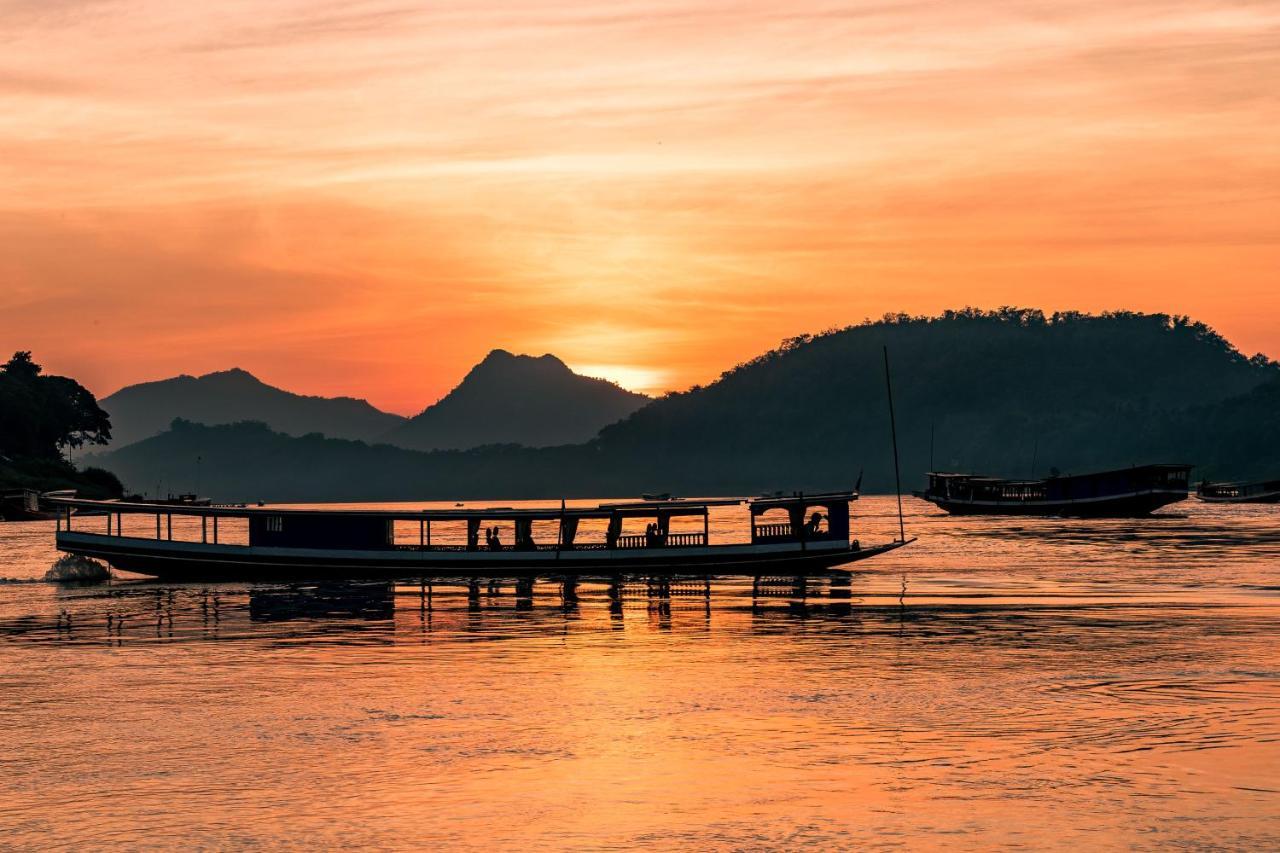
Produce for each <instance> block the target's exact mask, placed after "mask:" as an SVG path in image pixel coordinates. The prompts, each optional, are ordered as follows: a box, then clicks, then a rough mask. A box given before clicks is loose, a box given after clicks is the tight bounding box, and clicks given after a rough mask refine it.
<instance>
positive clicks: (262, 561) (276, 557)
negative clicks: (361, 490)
mask: <svg viewBox="0 0 1280 853" xmlns="http://www.w3.org/2000/svg"><path fill="white" fill-rule="evenodd" d="M857 498H858V493H857V492H854V491H848V492H830V493H823V494H810V495H805V494H802V493H798V494H795V495H792V496H790V497H780V498H768V499H757V500H752V501H749V502H747V503H748V509H749V513H750V521H751V539H750V541H748V542H742V543H736V544H714V545H713V544H711V543H710V541H709V529H708V526H709V524H708V517H709V510H710V508H711V507H717V506H729V505H736V504H741V503H743V501H742V500H741V499H738V498H725V499H717V500H663V501H640V502H636V503H605V504H600V505H598V506H592V507H566V506H565V505H564V504H563V503H562V505H561V506H559V507H548V508H542V509H512V508H509V507H495V508H487V509H468V508H463V509H423V510H420V511H414V510H361V509H318V508H317V509H287V508H278V507H269V506H268V507H217V506H186V505H172V504H165V505H162V504H148V503H125V502H107V501H88V500H74V499H72V500H62V501H59V505H60V506H61V507H62V510H63V511H62V512H61V513H60V514H59V517H58V526H57V547H58V549H59V550H60V551H64V552H66V553H69V554H77V555H80V556H84V557H91V558H94V559H99V560H104V561H106V562H108V563H110V564H111V565H112V566H113V567H115V568H117V569H120V570H122V571H127V572H134V573H138V574H143V575H151V576H154V577H160V578H165V579H169V580H177V581H187V580H201V581H205V580H250V581H274V580H282V579H298V578H306V579H336V578H344V579H345V578H401V577H416V576H419V575H424V574H428V573H431V574H446V575H450V576H483V577H491V576H495V575H504V576H519V575H598V574H604V575H613V574H620V573H632V572H652V573H666V572H670V573H679V572H713V573H717V574H744V575H758V574H761V573H766V574H767V573H776V572H786V573H791V572H796V573H799V572H808V571H821V570H828V569H833V568H836V567H839V566H843V565H846V564H849V563H853V562H857V561H860V560H865V559H867V558H869V557H874V556H876V555H877V554H883V553H885V552H886V551H890V550H893V549H894V548H899V547H901V546H902V545H905V544H907V541H911V540H906V537H905V536H903V537H902V538H901V539H900V540H894V541H891V542H885V543H881V544H877V545H870V546H864V545H862V544H861V543H860V542H859V541H857V540H856V539H852V538H851V537H850V516H849V507H850V504H851V503H852V502H853V501H855V500H857ZM85 510H89V511H93V512H102V513H105V514H106V516H107V517H106V522H105V530H103V529H101V528H102V523H101V520H100V519H99V520H98V521H96V522H95V523H94V524H93V527H94V528H97V529H93V530H90V529H86V528H87V527H88V526H89V525H87V524H86V523H85V522H84V520H83V519H80V518H79V516H78V515H77V514H76V512H77V511H85ZM137 515H142V516H154V519H155V525H154V536H152V535H151V533H152V529H153V528H152V527H151V526H150V522H149V521H145V522H142V523H139V522H138V521H137V520H136V519H134V520H133V521H132V522H131V529H130V530H129V531H128V533H127V534H126V535H122V531H124V530H125V524H124V519H125V518H126V516H137ZM689 516H692V517H694V518H697V517H700V518H701V519H702V530H701V531H696V530H693V531H686V532H672V531H671V520H672V519H673V518H678V517H689ZM175 517H178V518H180V519H181V518H183V517H194V518H195V519H198V520H199V524H198V528H197V526H196V525H195V523H194V522H192V521H187V522H186V523H185V524H179V525H178V528H179V535H178V536H175V535H174V530H175V526H174V518H175ZM234 519H238V520H240V521H239V522H236V524H237V525H238V529H239V530H241V531H243V530H244V529H245V527H246V525H245V524H244V522H245V521H247V536H244V537H243V541H239V542H230V541H227V540H228V536H227V533H228V531H229V528H231V527H232V524H231V523H230V522H229V520H234ZM593 520H594V521H596V522H600V521H603V522H604V524H599V523H597V524H595V525H594V527H596V528H603V531H602V533H603V535H602V536H601V537H600V538H599V541H588V540H589V539H590V538H591V537H589V536H586V535H582V536H579V527H580V524H581V523H582V522H585V521H593ZM77 522H78V523H77ZM449 522H452V524H451V525H447V526H448V527H450V528H451V529H452V530H454V531H458V532H460V531H462V530H465V537H464V539H465V541H464V542H462V543H458V542H453V543H451V544H443V543H441V542H440V541H439V535H438V534H439V533H440V531H441V528H442V527H444V526H446V525H445V523H449ZM645 522H648V524H647V525H645ZM220 523H221V526H222V537H221V539H220V538H219V525H220ZM624 523H627V526H629V527H631V528H632V529H633V530H634V529H635V528H636V527H637V526H640V525H644V529H645V532H644V533H643V534H639V533H635V532H630V533H628V532H625V529H624ZM491 524H492V525H495V527H494V528H493V529H494V530H496V529H497V525H502V526H503V527H504V529H505V530H506V531H508V532H510V533H512V534H513V535H512V536H510V538H509V539H508V540H507V541H505V542H504V541H502V537H501V536H499V537H498V538H497V540H496V541H493V540H492V538H491V534H490V529H491V528H490V527H489V525H491ZM73 525H76V526H75V527H73ZM144 525H145V526H144ZM433 525H434V526H435V528H436V533H437V538H436V541H435V542H433V541H432V532H433V531H432V527H433ZM686 526H689V525H688V524H687V522H686ZM692 526H694V527H696V521H695V522H694V524H693V525H692ZM77 527H78V529H76V528H77ZM482 528H483V529H484V531H485V534H486V535H485V539H486V541H485V542H484V543H482V542H481V529H482ZM141 531H145V532H141ZM184 534H185V536H186V537H187V538H185V539H184V538H183V536H184ZM538 539H545V540H546V541H537V540H538Z"/></svg>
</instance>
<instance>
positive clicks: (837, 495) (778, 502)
mask: <svg viewBox="0 0 1280 853" xmlns="http://www.w3.org/2000/svg"><path fill="white" fill-rule="evenodd" d="M857 499H858V493H857V492H855V491H844V492H796V493H795V494H791V495H783V496H779V497H768V498H753V499H752V500H751V501H749V503H750V504H751V506H753V507H762V508H772V507H782V506H796V505H797V504H806V505H810V504H821V503H823V502H831V503H839V502H840V501H856V500H857Z"/></svg>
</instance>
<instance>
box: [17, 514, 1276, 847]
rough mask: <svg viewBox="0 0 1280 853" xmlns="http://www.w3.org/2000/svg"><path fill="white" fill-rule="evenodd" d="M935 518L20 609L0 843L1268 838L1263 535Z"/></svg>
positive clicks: (1271, 679)
mask: <svg viewBox="0 0 1280 853" xmlns="http://www.w3.org/2000/svg"><path fill="white" fill-rule="evenodd" d="M868 503H872V502H870V501H869V502H868ZM874 506H877V505H875V504H874V503H873V507H874ZM881 508H882V509H884V510H885V513H884V516H883V519H881V520H883V522H884V523H885V524H886V525H889V524H892V525H894V526H896V514H895V513H891V512H890V511H889V510H890V509H891V508H890V507H889V506H888V505H882V506H881ZM870 523H871V524H876V523H879V521H878V520H877V518H875V517H873V518H872V519H870ZM913 526H914V527H915V528H916V532H918V533H920V534H922V539H921V541H920V542H919V543H917V545H916V546H913V549H914V550H912V549H904V550H903V551H902V552H895V553H894V554H891V555H886V557H885V559H884V560H883V561H880V560H876V561H869V562H868V563H867V564H865V565H867V566H872V565H873V564H875V565H874V566H873V567H872V568H871V569H869V570H867V571H863V572H860V573H859V574H856V575H853V576H849V577H843V578H842V577H840V576H833V577H806V578H796V577H769V578H759V579H752V578H743V579H727V578H709V579H708V578H643V577H628V578H578V579H571V580H568V581H563V580H542V581H539V582H537V583H524V584H518V583H516V582H515V581H512V580H503V579H496V580H495V581H494V582H492V583H491V582H489V581H488V580H487V579H486V580H477V581H474V582H467V581H462V580H458V579H449V578H432V579H424V580H417V579H415V580H411V581H407V582H405V583H400V584H394V585H392V584H367V583H362V584H323V585H306V584H296V585H283V584H277V585H247V584H240V585H236V584H221V585H172V584H169V585H166V584H157V583H151V582H141V583H133V582H118V583H113V584H110V585H107V586H103V587H93V588H75V589H73V588H65V589H64V588H58V587H53V586H50V585H46V584H32V583H22V584H6V585H0V653H2V654H3V656H4V661H5V665H4V666H3V667H0V696H3V697H4V699H3V702H0V741H2V742H3V743H4V745H5V749H4V750H0V773H3V774H4V778H5V779H6V784H5V785H3V786H0V833H2V835H0V837H4V839H5V843H8V844H11V845H13V846H15V847H18V848H38V847H49V846H55V847H65V848H72V847H77V846H79V847H86V848H92V849H97V848H103V847H110V846H124V847H129V846H136V844H137V839H138V838H140V837H145V838H147V839H149V840H151V841H152V842H153V843H154V844H155V845H156V846H166V847H170V846H179V845H181V844H184V843H185V844H187V845H188V846H199V847H211V848H224V847H298V846H307V847H316V848H321V847H324V848H328V847H338V846H362V847H370V848H379V849H400V848H405V847H433V848H438V847H444V848H449V849H452V848H476V847H485V848H489V849H514V848H519V849H550V848H564V847H577V848H583V849H597V848H601V847H633V846H645V845H648V846H655V847H662V848H667V849H670V848H677V847H684V848H693V849H759V848H762V847H771V846H772V847H783V848H788V849H790V848H799V847H805V846H811V847H815V848H819V849H835V848H843V849H851V848H863V847H884V846H894V845H896V844H898V842H900V841H904V840H905V839H910V840H911V843H912V844H915V845H917V846H926V847H927V846H936V845H947V846H951V847H992V846H1008V847H1018V846H1021V847H1035V848H1043V847H1055V846H1068V845H1069V846H1079V847H1082V848H1086V849H1093V848H1095V847H1098V846H1108V847H1122V846H1123V847H1147V848H1153V847H1160V848H1167V847H1195V848H1210V847H1216V848H1229V849H1259V848H1265V849H1269V848H1271V847H1274V846H1275V844H1274V841H1275V839H1276V837H1277V834H1278V833H1280V828H1278V827H1277V822H1276V817H1275V816H1276V815H1277V814H1280V774H1278V773H1277V770H1276V768H1277V767H1280V649H1278V648H1277V646H1276V643H1275V637H1276V634H1277V630H1278V629H1280V596H1277V595H1276V592H1277V587H1280V574H1277V572H1280V560H1276V559H1273V556H1272V555H1273V552H1274V551H1275V549H1276V547H1277V546H1276V543H1275V537H1276V528H1277V523H1276V521H1275V520H1274V519H1271V520H1268V517H1264V516H1263V515H1261V514H1256V515H1249V514H1246V513H1243V512H1226V511H1221V512H1220V511H1218V510H1214V511H1213V512H1212V513H1209V512H1201V511H1200V510H1199V509H1198V508H1195V511H1194V512H1188V517H1187V518H1185V519H1177V520H1173V521H1172V522H1168V523H1165V522H1157V521H1154V520H1153V521H1152V522H1150V524H1149V525H1148V523H1146V522H1144V523H1142V524H1141V525H1139V526H1138V528H1139V529H1138V531H1137V533H1136V534H1134V535H1136V538H1134V539H1130V538H1127V537H1128V536H1129V535H1130V533H1131V532H1132V531H1133V530H1134V529H1135V528H1134V526H1133V524H1132V523H1123V522H1121V523H1114V524H1112V523H1101V524H1099V525H1097V526H1096V527H1089V526H1087V525H1079V524H1076V523H1074V522H1067V521H1059V520H1053V519H1045V520H1038V521H1034V522H1028V521H1013V522H1011V521H1008V520H1004V521H1000V520H981V519H979V520H966V519H951V520H946V519H935V518H931V517H928V516H913V517H912V518H911V519H910V520H909V528H908V529H909V530H910V529H911V528H912V527H913ZM1085 528H1089V529H1085ZM1188 530H1190V531H1192V532H1188ZM1233 536H1234V537H1237V539H1239V540H1240V541H1241V542H1243V544H1232V545H1223V544H1221V543H1222V542H1224V541H1235V540H1229V537H1233ZM1188 537H1190V538H1188ZM1205 538H1208V539H1210V540H1215V539H1216V540H1219V542H1218V544H1217V545H1214V546H1212V547H1211V546H1206V545H1204V544H1203V541H1204V539H1205ZM41 563H43V565H42V564H41ZM30 564H31V569H30V570H29V571H21V572H20V571H17V570H15V569H13V568H10V569H9V570H8V573H9V574H10V575H14V576H25V577H31V576H37V574H38V572H42V571H43V569H44V568H45V567H47V557H46V556H45V555H43V554H41V555H39V557H38V559H37V558H36V557H32V558H31V559H30Z"/></svg>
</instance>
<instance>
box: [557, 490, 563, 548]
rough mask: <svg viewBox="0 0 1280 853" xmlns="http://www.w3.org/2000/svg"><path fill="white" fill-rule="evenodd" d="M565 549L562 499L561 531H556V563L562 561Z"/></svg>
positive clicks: (561, 504) (561, 501)
mask: <svg viewBox="0 0 1280 853" xmlns="http://www.w3.org/2000/svg"><path fill="white" fill-rule="evenodd" d="M563 549H564V498H561V499H560V529H559V530H558V531H556V561H557V562H558V561H559V560H560V552H561V551H562V550H563Z"/></svg>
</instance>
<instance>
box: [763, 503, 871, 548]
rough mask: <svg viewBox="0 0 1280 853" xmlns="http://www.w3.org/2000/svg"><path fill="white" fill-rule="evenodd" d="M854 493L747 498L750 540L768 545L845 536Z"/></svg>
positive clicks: (844, 538)
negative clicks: (748, 503)
mask: <svg viewBox="0 0 1280 853" xmlns="http://www.w3.org/2000/svg"><path fill="white" fill-rule="evenodd" d="M857 499H858V493H857V492H825V493H820V494H812V495H806V494H804V493H803V492H797V493H795V494H794V495H791V496H790V497H767V498H756V499H755V500H753V501H751V503H750V506H751V543H752V544H753V545H771V544H777V543H794V542H801V543H803V542H826V541H834V540H842V541H847V540H848V539H849V504H850V503H852V502H853V501H855V500H857Z"/></svg>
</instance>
